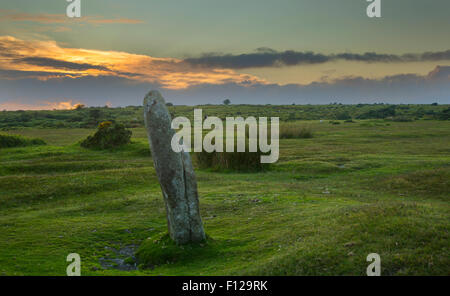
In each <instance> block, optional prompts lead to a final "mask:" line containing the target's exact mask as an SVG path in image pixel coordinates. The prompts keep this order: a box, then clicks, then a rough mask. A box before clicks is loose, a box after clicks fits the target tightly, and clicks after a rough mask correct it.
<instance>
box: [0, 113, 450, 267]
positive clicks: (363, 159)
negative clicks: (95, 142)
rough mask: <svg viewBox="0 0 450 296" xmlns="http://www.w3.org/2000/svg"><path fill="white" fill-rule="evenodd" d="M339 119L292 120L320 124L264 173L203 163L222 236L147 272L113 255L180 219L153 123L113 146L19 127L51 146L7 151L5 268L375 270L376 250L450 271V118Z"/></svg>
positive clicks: (0, 199)
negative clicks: (148, 131)
mask: <svg viewBox="0 0 450 296" xmlns="http://www.w3.org/2000/svg"><path fill="white" fill-rule="evenodd" d="M339 122H340V124H330V123H329V122H328V121H323V122H319V120H309V121H307V122H305V121H291V123H290V124H296V125H299V126H304V125H308V126H309V127H310V128H311V130H312V131H313V134H314V136H313V137H312V138H301V139H298V138H292V139H281V140H280V159H279V161H278V162H277V163H276V164H274V165H272V167H271V169H270V170H268V171H265V172H259V173H231V172H215V171H210V170H207V169H197V170H196V173H197V178H198V187H199V194H200V203H201V213H202V217H203V221H204V224H205V229H206V232H207V234H208V235H209V236H210V237H211V239H210V240H209V241H208V243H206V244H204V245H202V246H197V247H195V249H190V248H189V247H187V248H186V250H184V251H185V253H183V252H184V251H180V252H181V253H180V255H179V256H178V257H177V259H176V260H169V261H168V262H163V263H161V264H159V265H156V266H153V267H152V268H149V269H142V268H140V269H137V270H119V269H117V268H115V267H117V264H119V263H117V261H114V260H115V259H117V258H122V259H125V262H131V263H132V259H131V258H127V257H130V256H132V255H130V254H132V252H133V250H135V249H136V248H137V246H139V245H140V244H142V242H143V241H145V240H149V239H150V240H156V239H157V238H159V237H160V236H161V235H163V234H164V233H166V231H167V227H166V220H165V209H164V204H163V200H162V196H161V191H160V188H159V184H158V181H157V178H156V175H155V170H154V168H153V163H152V160H151V156H150V153H149V150H148V144H147V139H146V135H145V131H144V129H143V128H135V129H133V138H132V141H133V142H132V144H130V145H128V146H125V147H123V148H120V149H116V150H113V151H111V150H106V151H96V150H87V149H84V148H81V147H80V146H79V145H78V144H76V142H77V141H80V140H82V139H84V138H85V137H86V136H87V135H88V134H91V133H92V132H93V130H89V129H61V128H60V129H23V130H14V131H11V133H14V134H21V135H24V136H30V137H38V138H42V139H43V140H45V142H46V143H47V145H45V146H28V147H17V148H6V149H0V250H1V251H0V275H65V272H66V267H67V264H68V263H67V262H66V256H67V255H68V254H69V253H72V252H76V253H79V254H80V255H81V268H82V275H230V274H232V275H365V272H366V267H367V265H368V262H366V256H367V255H368V254H369V253H378V254H380V256H381V268H382V275H450V249H449V247H450V234H449V226H450V225H449V223H450V204H449V198H450V181H449V180H450V133H449V131H450V122H449V121H435V120H417V121H411V122H395V121H387V120H382V119H379V120H355V122H353V123H350V122H344V121H339ZM130 250H131V251H130ZM101 258H105V259H101ZM105 260H106V261H107V260H109V261H108V262H112V263H110V265H109V266H106V265H105V264H104V262H105ZM130 266H131V264H130Z"/></svg>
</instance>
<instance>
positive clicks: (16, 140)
mask: <svg viewBox="0 0 450 296" xmlns="http://www.w3.org/2000/svg"><path fill="white" fill-rule="evenodd" d="M33 145H45V142H44V141H43V140H42V139H38V138H32V139H31V138H25V137H23V136H19V135H5V134H0V148H11V147H24V146H33Z"/></svg>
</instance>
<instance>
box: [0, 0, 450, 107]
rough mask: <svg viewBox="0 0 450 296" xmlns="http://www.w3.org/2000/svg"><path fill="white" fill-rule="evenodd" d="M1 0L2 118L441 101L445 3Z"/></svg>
mask: <svg viewBox="0 0 450 296" xmlns="http://www.w3.org/2000/svg"><path fill="white" fill-rule="evenodd" d="M381 3H382V9H381V14H382V17H381V18H368V17H367V15H366V7H367V5H368V4H369V3H368V2H366V1H365V0H339V1H336V0H279V1H266V0H257V1H253V0H240V1H235V0H227V1H223V0H222V1H218V0H189V1H180V0H177V1H175V0H164V1H163V0H161V1H159V0H153V1H138V0H130V1H119V0H81V14H82V17H81V18H75V19H70V18H68V17H67V16H66V7H67V5H68V2H66V1H65V0H39V1H29V0H15V1H9V0H8V1H7V0H0V110H3V109H6V110H17V109H23V110H25V109H53V108H57V109H59V108H61V109H65V108H71V107H72V106H73V105H74V104H76V103H83V104H86V105H89V106H103V105H110V106H127V105H140V104H141V103H142V99H143V97H144V95H145V93H146V92H148V91H149V90H150V89H158V90H160V91H161V93H162V94H163V96H165V98H166V100H167V101H171V102H173V103H175V104H185V105H194V104H205V103H221V102H222V101H223V100H224V99H225V98H228V99H230V100H231V101H232V103H235V104H239V103H250V104H267V103H270V104H291V103H296V104H324V103H330V102H341V103H373V102H386V103H432V102H439V103H450V18H449V17H448V14H449V12H450V1H448V0H433V1H424V0H381Z"/></svg>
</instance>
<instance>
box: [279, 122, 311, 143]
mask: <svg viewBox="0 0 450 296" xmlns="http://www.w3.org/2000/svg"><path fill="white" fill-rule="evenodd" d="M312 137H313V132H312V130H311V128H310V127H307V126H299V125H296V124H285V125H281V126H280V139H309V138H312Z"/></svg>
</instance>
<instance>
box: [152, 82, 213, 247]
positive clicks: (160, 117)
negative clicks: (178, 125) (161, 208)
mask: <svg viewBox="0 0 450 296" xmlns="http://www.w3.org/2000/svg"><path fill="white" fill-rule="evenodd" d="M144 121H145V127H146V128H147V135H148V140H149V143H150V149H151V151H152V157H153V163H154V164H155V169H156V174H157V176H158V179H159V183H160V185H161V190H162V193H163V197H164V203H165V205H166V215H167V224H168V228H169V234H170V237H171V238H172V239H173V240H174V241H175V243H177V244H186V243H189V242H199V241H203V240H204V239H205V232H204V230H203V223H202V219H201V217H200V210H199V205H198V192H197V181H196V179H195V173H194V168H193V167H192V162H191V157H190V155H189V153H188V152H184V151H181V152H174V151H173V150H172V147H171V140H172V137H173V135H174V134H175V131H174V130H173V129H172V128H171V122H172V118H171V116H170V114H169V112H168V110H167V107H166V102H165V101H164V98H163V97H162V96H161V94H160V93H159V92H158V91H154V90H153V91H150V92H149V93H148V94H147V95H146V96H145V99H144Z"/></svg>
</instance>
